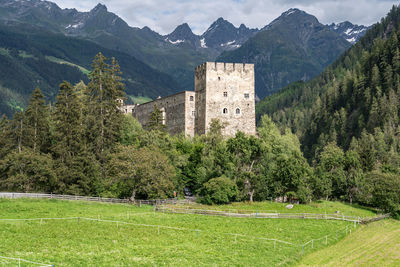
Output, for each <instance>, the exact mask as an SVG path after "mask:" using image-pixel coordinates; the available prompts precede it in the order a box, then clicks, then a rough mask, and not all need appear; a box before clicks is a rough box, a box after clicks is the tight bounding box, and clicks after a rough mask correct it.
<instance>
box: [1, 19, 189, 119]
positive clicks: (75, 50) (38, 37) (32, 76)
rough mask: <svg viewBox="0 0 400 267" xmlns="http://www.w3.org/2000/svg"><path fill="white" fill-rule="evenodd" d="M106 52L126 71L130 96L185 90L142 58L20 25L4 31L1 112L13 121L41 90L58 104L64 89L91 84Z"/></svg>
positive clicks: (125, 76) (125, 75)
mask: <svg viewBox="0 0 400 267" xmlns="http://www.w3.org/2000/svg"><path fill="white" fill-rule="evenodd" d="M99 51H102V52H103V53H104V55H106V56H110V57H111V56H114V57H115V58H117V60H118V61H119V62H120V64H121V66H122V67H123V69H124V73H123V75H122V77H123V79H124V83H125V85H126V93H127V94H128V95H134V96H138V95H139V96H140V95H142V96H148V97H153V98H155V97H157V96H159V95H168V94H171V93H174V92H177V91H180V90H182V87H181V86H180V85H179V84H178V83H177V82H175V80H173V78H172V77H170V76H168V75H167V74H164V73H161V72H159V71H157V70H154V69H152V68H151V67H149V66H147V65H146V64H144V63H143V62H141V61H139V60H137V59H136V58H134V57H132V56H130V55H128V54H124V53H122V52H117V51H113V50H109V49H107V48H104V47H101V46H99V45H97V44H95V43H92V42H89V41H85V40H80V39H76V38H71V37H65V36H64V35H60V34H54V33H50V32H45V31H43V30H39V29H37V28H35V27H29V31H28V29H27V25H24V26H23V27H22V28H21V26H20V25H18V26H15V27H11V26H8V27H3V26H2V27H0V59H1V60H0V70H1V71H0V81H1V83H0V96H1V97H0V113H2V114H7V115H8V116H10V117H11V116H12V115H13V114H14V112H15V111H17V110H21V109H22V108H25V107H26V106H27V101H28V97H29V95H30V94H31V92H32V91H33V89H34V88H35V87H40V88H41V89H42V92H43V94H44V95H45V96H46V98H47V99H48V100H52V101H54V100H55V96H56V95H57V92H58V87H59V84H60V83H61V82H62V81H63V80H66V81H69V82H71V83H73V84H75V83H78V82H80V81H81V80H82V81H84V82H87V81H88V77H87V74H88V73H89V69H90V68H91V66H90V64H91V61H92V59H93V57H94V56H95V55H96V54H97V53H98V52H99Z"/></svg>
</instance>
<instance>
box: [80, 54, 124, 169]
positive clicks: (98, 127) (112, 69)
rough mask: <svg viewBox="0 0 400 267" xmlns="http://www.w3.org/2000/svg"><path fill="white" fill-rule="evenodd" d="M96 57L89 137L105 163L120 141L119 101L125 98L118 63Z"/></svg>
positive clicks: (88, 91) (93, 64)
mask: <svg viewBox="0 0 400 267" xmlns="http://www.w3.org/2000/svg"><path fill="white" fill-rule="evenodd" d="M106 60H107V59H106V58H105V57H104V56H103V55H102V54H101V53H99V54H97V55H96V57H95V58H94V60H93V63H92V67H93V70H92V71H91V73H90V83H89V84H88V86H87V95H88V103H87V104H88V117H87V123H88V127H87V128H88V129H87V130H88V131H87V136H88V140H89V142H90V144H91V145H92V150H93V152H95V154H96V155H97V157H98V158H101V159H102V161H103V160H104V152H105V151H109V150H112V148H113V146H114V145H115V143H116V141H117V140H118V139H119V134H120V125H121V124H122V120H123V116H122V112H121V111H120V109H119V108H120V102H119V101H118V100H119V99H121V98H123V97H124V87H123V85H122V83H121V76H120V75H121V72H120V70H119V66H118V63H117V62H116V60H115V59H113V60H112V62H111V65H109V64H107V62H106Z"/></svg>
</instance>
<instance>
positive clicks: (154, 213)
mask: <svg viewBox="0 0 400 267" xmlns="http://www.w3.org/2000/svg"><path fill="white" fill-rule="evenodd" d="M153 215H156V204H153Z"/></svg>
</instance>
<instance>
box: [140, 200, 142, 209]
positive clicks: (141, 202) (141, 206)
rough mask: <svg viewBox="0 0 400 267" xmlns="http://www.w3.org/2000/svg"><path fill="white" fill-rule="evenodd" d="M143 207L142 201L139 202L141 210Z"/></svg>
mask: <svg viewBox="0 0 400 267" xmlns="http://www.w3.org/2000/svg"><path fill="white" fill-rule="evenodd" d="M141 207H142V201H141V200H139V208H141Z"/></svg>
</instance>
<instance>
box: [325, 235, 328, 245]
mask: <svg viewBox="0 0 400 267" xmlns="http://www.w3.org/2000/svg"><path fill="white" fill-rule="evenodd" d="M325 245H328V236H327V235H326V236H325Z"/></svg>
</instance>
